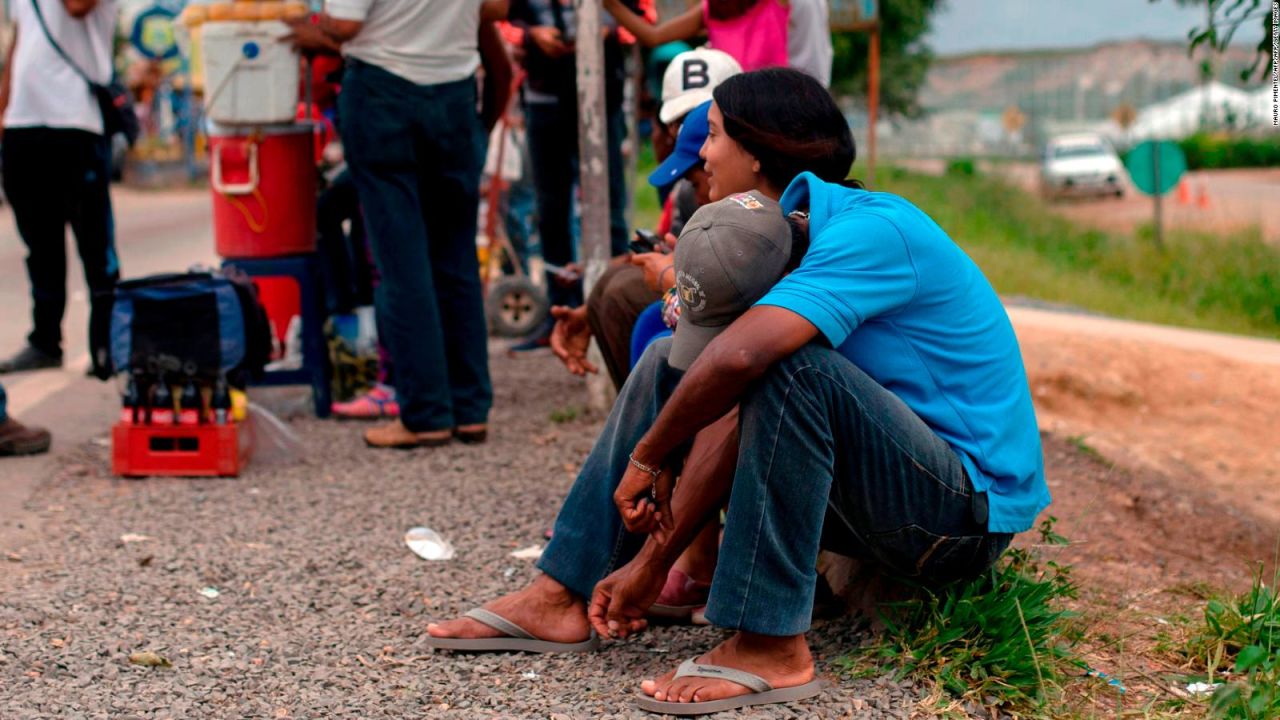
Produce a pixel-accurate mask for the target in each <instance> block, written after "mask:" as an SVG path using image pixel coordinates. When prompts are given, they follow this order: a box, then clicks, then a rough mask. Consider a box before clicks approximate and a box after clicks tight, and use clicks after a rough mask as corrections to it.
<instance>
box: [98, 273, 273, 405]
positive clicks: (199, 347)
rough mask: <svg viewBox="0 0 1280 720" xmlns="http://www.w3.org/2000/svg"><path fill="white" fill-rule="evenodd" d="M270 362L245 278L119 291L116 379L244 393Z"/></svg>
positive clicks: (167, 281)
mask: <svg viewBox="0 0 1280 720" xmlns="http://www.w3.org/2000/svg"><path fill="white" fill-rule="evenodd" d="M270 354H271V330H270V326H269V325H268V323H267V316H266V312H265V311H264V310H263V309H262V305H261V303H259V302H258V297H257V290H256V288H254V286H253V283H252V282H251V281H250V280H249V279H248V278H247V277H236V278H231V277H227V276H224V275H221V274H215V273H209V272H191V273H168V274H162V275H150V276H148V277H143V278H138V279H135V280H129V281H126V282H122V283H120V284H119V285H117V286H116V293H115V304H114V306H113V308H112V312H111V360H112V362H113V363H114V364H115V370H116V372H144V373H148V374H150V373H156V372H182V373H185V374H187V375H191V376H194V377H198V378H204V379H207V380H213V379H216V378H217V377H218V376H220V375H222V376H225V377H226V378H227V379H228V381H230V382H231V383H232V384H233V385H237V386H243V385H244V384H245V383H246V382H247V381H248V380H250V379H252V378H255V377H258V376H259V375H260V374H261V372H262V368H263V366H264V365H266V363H267V360H268V358H269V357H270Z"/></svg>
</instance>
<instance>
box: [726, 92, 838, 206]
mask: <svg viewBox="0 0 1280 720" xmlns="http://www.w3.org/2000/svg"><path fill="white" fill-rule="evenodd" d="M712 97H713V98H714V99H715V101H716V106H717V107H719V108H720V113H721V114H722V115H724V131H725V132H726V133H728V135H729V137H731V138H733V139H734V140H735V141H737V142H738V144H739V145H742V147H743V148H744V149H746V151H747V152H749V153H751V154H752V155H753V156H755V158H756V160H759V161H760V173H761V174H762V175H764V176H765V178H767V179H768V180H769V183H770V184H772V185H773V186H774V187H777V188H779V189H782V188H785V187H787V186H788V185H790V184H791V181H792V180H794V179H795V177H796V176H797V175H799V174H800V173H802V172H805V171H806V170H807V171H809V172H811V173H813V174H814V175H817V176H818V177H819V178H821V179H823V180H825V181H827V182H833V183H839V182H844V180H845V178H846V177H848V175H849V169H850V168H851V167H853V160H854V158H855V157H856V156H857V149H856V148H855V147H854V144H853V134H852V133H851V132H849V123H848V122H846V121H845V119H844V115H843V114H842V113H841V112H840V108H838V107H836V102H835V100H833V99H832V98H831V93H829V92H827V89H826V88H824V87H822V84H821V83H819V82H818V81H817V80H814V79H813V78H812V77H809V76H808V75H806V74H804V73H802V72H800V71H799V70H791V69H788V68H766V69H764V70H756V71H754V72H749V73H742V74H741V75H734V76H733V77H731V78H729V79H728V80H725V81H724V82H723V83H721V84H720V85H719V86H718V87H717V88H716V89H715V91H714V92H713V93H712ZM849 184H853V185H855V186H857V187H861V183H858V182H857V181H853V182H852V183H849Z"/></svg>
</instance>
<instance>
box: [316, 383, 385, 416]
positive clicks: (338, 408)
mask: <svg viewBox="0 0 1280 720" xmlns="http://www.w3.org/2000/svg"><path fill="white" fill-rule="evenodd" d="M331 410H332V412H333V416H334V417H335V418H337V419H339V420H382V419H388V418H398V417H400V403H398V402H396V391H395V388H393V387H389V386H387V385H374V386H373V389H372V390H370V391H369V392H367V393H365V394H363V395H357V396H356V397H355V398H354V399H352V400H348V401H347V402H336V403H334V404H333V406H332V408H331Z"/></svg>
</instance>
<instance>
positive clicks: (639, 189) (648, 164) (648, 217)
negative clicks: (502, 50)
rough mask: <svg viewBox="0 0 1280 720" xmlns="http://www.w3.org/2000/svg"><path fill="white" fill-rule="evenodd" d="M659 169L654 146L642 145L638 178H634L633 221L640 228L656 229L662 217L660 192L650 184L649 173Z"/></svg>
mask: <svg viewBox="0 0 1280 720" xmlns="http://www.w3.org/2000/svg"><path fill="white" fill-rule="evenodd" d="M656 167H658V163H657V162H656V161H655V160H654V158H653V145H651V144H649V143H648V142H645V143H641V145H640V154H639V155H638V156H637V157H636V176H635V177H634V178H632V182H631V186H630V188H629V189H630V190H631V212H632V217H631V221H632V222H633V223H634V224H635V226H636V227H638V228H650V229H652V228H655V227H657V226H658V218H659V217H661V215H662V206H661V205H659V204H658V191H657V190H654V189H653V186H652V185H650V184H649V173H652V172H653V170H654V168H656Z"/></svg>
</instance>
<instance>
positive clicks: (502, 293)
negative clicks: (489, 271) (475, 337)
mask: <svg viewBox="0 0 1280 720" xmlns="http://www.w3.org/2000/svg"><path fill="white" fill-rule="evenodd" d="M549 309H550V305H549V303H548V301H547V296H546V294H544V293H543V292H542V290H540V289H538V287H537V286H535V285H534V284H533V283H532V282H530V281H529V279H528V278H522V277H514V276H508V277H503V278H499V279H497V280H495V281H494V282H493V283H492V284H491V285H490V286H489V296H488V297H487V298H486V299H485V314H486V315H487V316H488V318H489V327H490V328H491V329H492V330H493V334H494V335H497V336H499V337H511V338H518V337H524V336H526V335H528V334H529V333H531V332H533V331H534V330H536V329H537V327H538V324H539V323H541V322H542V321H543V319H545V318H546V317H547V311H548V310H549Z"/></svg>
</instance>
